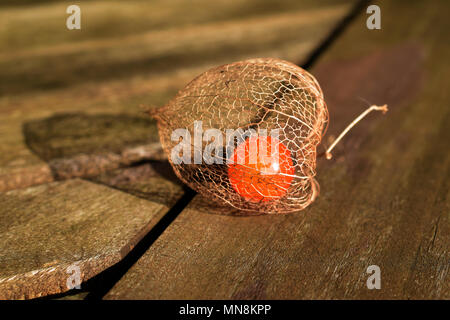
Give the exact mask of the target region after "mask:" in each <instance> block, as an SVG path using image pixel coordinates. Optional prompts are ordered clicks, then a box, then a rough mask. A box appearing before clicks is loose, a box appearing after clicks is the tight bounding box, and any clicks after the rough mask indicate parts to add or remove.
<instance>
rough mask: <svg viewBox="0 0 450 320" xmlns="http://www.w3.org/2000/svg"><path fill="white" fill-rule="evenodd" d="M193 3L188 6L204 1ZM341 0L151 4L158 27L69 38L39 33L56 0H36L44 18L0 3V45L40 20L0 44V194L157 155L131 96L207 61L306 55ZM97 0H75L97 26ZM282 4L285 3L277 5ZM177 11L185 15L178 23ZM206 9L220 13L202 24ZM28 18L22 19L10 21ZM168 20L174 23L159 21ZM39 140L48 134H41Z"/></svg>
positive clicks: (155, 94)
mask: <svg viewBox="0 0 450 320" xmlns="http://www.w3.org/2000/svg"><path fill="white" fill-rule="evenodd" d="M139 3H141V2H139ZM202 3H203V2H199V4H198V5H199V6H200V7H202ZM208 3H210V2H208ZM255 3H256V2H255ZM349 3H350V1H341V2H339V3H335V4H333V5H330V2H324V3H321V4H320V6H319V5H317V4H315V2H313V1H307V2H305V3H303V2H302V3H298V2H297V1H287V2H285V3H284V4H283V3H280V4H277V5H276V6H275V5H273V4H270V3H265V5H264V6H263V8H262V7H261V8H260V7H258V6H255V7H254V8H256V7H258V8H259V9H258V10H257V12H259V14H255V13H254V12H253V13H252V10H249V8H252V4H251V3H247V2H236V3H235V2H233V4H231V3H229V2H225V1H224V2H220V3H216V2H215V3H214V6H217V7H216V10H213V11H215V13H214V14H213V15H212V16H209V15H206V14H205V12H203V11H202V10H203V9H201V10H199V12H197V11H196V12H195V14H193V15H188V16H186V15H185V14H184V12H185V11H184V10H181V9H180V8H175V7H176V6H175V5H174V4H171V6H172V5H173V6H174V8H172V7H171V6H169V7H167V5H166V4H165V2H157V3H153V4H151V5H150V7H151V8H153V7H152V6H156V7H155V8H153V9H154V10H157V9H158V8H160V7H161V8H163V9H164V8H166V9H167V10H166V11H164V10H163V9H161V8H160V9H161V10H162V15H161V17H164V18H161V17H160V16H158V21H159V22H160V23H159V24H158V23H156V22H154V21H153V22H149V20H148V18H147V17H146V16H145V21H144V22H143V24H142V26H141V27H140V28H141V29H139V30H137V31H136V32H131V31H130V30H129V29H127V28H128V27H127V28H125V29H126V30H128V31H126V30H125V31H124V33H123V34H122V33H120V34H117V35H115V36H112V34H115V33H114V32H113V30H110V31H109V32H106V33H105V32H100V33H99V34H97V33H96V32H95V31H94V30H91V29H89V28H86V29H87V30H86V32H85V30H84V29H83V31H82V32H81V33H80V35H79V36H78V37H77V36H73V35H69V34H73V33H70V32H67V30H65V29H64V26H62V27H61V28H62V29H63V30H62V31H61V33H60V32H59V31H58V32H56V31H55V35H54V38H52V37H51V36H49V35H46V36H43V35H42V33H43V34H46V33H45V32H42V30H47V29H52V30H53V29H54V28H55V24H56V23H57V21H59V18H61V17H60V16H59V15H60V14H62V15H64V14H65V13H64V12H65V11H61V10H62V9H64V6H65V5H64V4H62V3H51V4H45V5H43V6H44V8H41V7H37V8H34V9H36V10H40V12H42V14H43V17H46V18H48V19H43V18H39V19H37V18H36V17H41V16H40V15H37V14H36V15H32V16H30V15H29V14H28V13H27V12H26V11H27V9H26V7H11V8H7V9H5V11H6V12H7V14H6V13H5V15H6V16H7V17H8V18H7V19H6V18H5V21H6V22H5V23H6V25H7V26H8V28H6V29H7V30H10V31H11V30H13V31H14V32H11V33H8V32H0V47H5V46H6V44H7V43H9V42H11V41H13V40H14V39H23V38H22V37H18V36H16V37H14V39H11V38H10V36H11V35H14V34H16V35H17V34H23V35H24V36H25V35H32V34H34V32H35V31H34V30H36V28H34V29H33V28H31V27H30V26H31V25H32V24H33V23H37V24H39V25H41V28H40V29H39V30H41V31H40V36H39V37H37V38H38V39H40V41H41V42H39V43H41V45H38V44H37V43H34V42H32V43H30V44H29V47H27V46H26V45H25V43H22V42H21V40H17V41H18V42H17V43H15V42H14V41H16V40H14V41H13V42H14V43H13V44H11V45H15V46H17V49H18V50H17V51H15V52H14V53H12V52H9V51H8V50H3V51H2V52H1V53H0V69H2V71H3V72H2V73H0V91H1V92H2V93H3V94H4V96H3V97H1V98H0V133H1V134H0V154H1V156H0V191H6V190H11V189H15V188H23V187H27V186H30V185H35V184H39V183H45V182H51V181H54V180H55V179H63V178H71V177H84V176H90V175H95V174H98V173H101V172H103V171H105V170H110V169H115V168H117V167H120V166H123V165H128V164H129V163H131V162H134V161H140V160H148V159H161V157H162V153H161V152H160V149H159V145H157V144H155V142H157V140H158V138H157V136H156V135H151V134H150V133H151V131H152V130H153V131H154V126H153V123H152V122H151V121H150V120H149V119H146V118H144V115H142V114H141V115H139V114H140V109H139V105H140V104H146V105H151V106H155V105H160V104H162V103H165V102H166V101H167V100H168V98H169V97H170V96H172V95H173V94H174V92H176V90H177V89H179V88H181V87H182V86H183V85H185V84H186V82H187V81H188V80H190V79H192V78H193V77H194V76H195V75H196V74H198V73H199V72H200V71H203V70H205V69H207V68H208V67H210V66H212V65H216V64H221V63H225V62H230V61H232V60H239V59H243V58H246V57H249V56H267V55H275V56H279V57H282V58H285V59H289V60H301V59H304V58H305V57H306V56H307V55H308V54H309V53H310V51H311V50H312V48H314V47H315V46H317V44H318V43H319V42H320V41H321V40H322V38H323V37H325V36H326V34H327V33H328V31H329V30H330V28H332V27H333V26H334V24H335V23H336V21H338V19H339V18H340V17H341V16H342V15H343V14H344V12H346V11H347V10H348V9H349ZM104 5H105V4H104V3H103V2H101V1H93V2H92V3H91V2H90V3H89V4H83V5H82V10H84V11H83V12H84V14H85V15H84V16H83V17H86V19H89V17H90V16H92V17H95V18H96V19H94V20H95V21H96V22H95V23H94V25H93V26H92V28H93V29H95V28H97V27H98V28H100V29H101V28H103V27H105V25H106V24H107V23H106V22H105V21H104V20H102V17H103V18H104V19H106V20H107V21H109V22H111V21H110V20H109V19H110V16H111V15H110V14H109V13H110V11H105V12H103V11H102V10H103V9H104ZM108 6H109V5H108ZM124 6H125V7H126V8H128V9H129V10H131V11H132V12H135V11H136V8H139V6H136V3H134V2H133V3H130V4H120V5H118V6H117V7H114V6H110V7H109V8H111V9H110V10H112V12H116V13H117V15H118V17H119V18H117V19H118V20H120V21H121V23H124V21H128V20H127V19H128V18H129V14H130V11H127V10H128V9H126V10H125V9H124ZM143 6H144V7H145V5H143ZM289 6H291V8H293V9H292V10H287V8H289ZM150 7H149V8H150ZM45 8H47V9H48V10H47V9H45ZM114 8H116V9H114ZM168 8H172V9H170V10H169V9H168ZM220 8H223V9H224V10H223V11H222V10H221V9H220ZM44 9H45V10H44ZM141 9H142V8H141ZM263 9H264V10H263ZM294 9H295V10H294ZM300 9H306V10H300ZM115 10H117V11H115ZM154 10H150V11H152V12H155V11H154ZM180 10H181V11H180ZM254 10H256V9H254ZM60 11H61V12H62V13H59V12H60ZM208 11H211V10H208ZM33 12H34V11H33ZM180 12H182V15H183V18H182V19H181V20H180V21H179V19H178V15H179V14H180ZM202 12H203V13H202ZM219 12H220V13H219ZM255 12H256V11H255ZM141 13H142V12H140V13H139V17H141V18H143V16H142V15H140V14H141ZM237 13H239V14H237ZM196 14H198V16H197V15H196ZM215 14H217V15H219V16H221V18H220V19H218V20H217V21H215V22H211V20H210V19H211V17H213V16H214V15H215ZM227 15H228V16H227ZM26 17H28V18H29V19H31V20H32V21H30V22H29V23H28V24H19V22H20V21H23V20H24V19H25V18H26ZM56 17H58V19H56ZM34 19H37V20H38V21H35V20H34ZM136 19H137V18H136ZM136 19H133V21H137V20H136ZM159 19H160V20H159ZM186 19H187V20H186ZM189 19H190V20H189ZM0 20H2V19H1V17H0ZM2 21H3V20H2ZM89 21H91V20H89ZM167 21H176V22H175V23H174V24H169V25H167ZM162 22H164V23H163V24H162V25H161V23H162ZM58 23H59V22H58ZM97 23H99V25H97ZM119 24H120V23H119ZM113 25H115V24H113ZM133 25H135V26H136V25H139V23H137V22H136V24H133ZM169 26H170V28H169ZM114 30H115V29H114ZM8 39H9V40H8ZM8 41H9V42H8ZM2 44H3V46H2ZM155 44H157V45H155ZM34 75H37V76H34ZM99 81H101V82H99ZM59 113H63V114H59ZM65 125H68V128H67V129H66V128H65ZM152 126H153V127H152ZM146 127H148V128H149V129H148V135H146V134H145V132H146V131H145V128H146ZM52 130H54V131H56V132H53V131H52ZM77 130H80V132H81V133H80V134H81V136H79V137H78V136H77V134H78V133H77V132H76V131H77ZM45 137H47V138H48V137H51V138H50V139H49V141H47V140H46V138H45ZM78 138H81V139H78ZM36 139H40V143H36ZM50 141H51V142H52V143H54V144H56V146H53V145H50V144H49V142H50ZM78 143H79V144H80V145H78V147H76V148H75V149H74V150H77V151H78V153H77V154H74V153H73V152H70V154H67V152H66V153H65V152H59V151H61V150H63V149H64V150H68V147H69V146H72V145H75V146H77V144H78ZM63 144H64V146H63ZM48 149H52V150H53V151H51V152H50V153H49V152H47V151H48ZM56 150H59V151H58V152H56Z"/></svg>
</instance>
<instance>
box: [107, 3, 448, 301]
mask: <svg viewBox="0 0 450 320" xmlns="http://www.w3.org/2000/svg"><path fill="white" fill-rule="evenodd" d="M378 4H379V5H380V7H381V11H382V30H381V31H370V30H367V29H366V27H365V19H366V15H364V14H362V15H361V16H360V17H359V18H358V19H356V21H354V22H353V24H352V26H351V27H350V28H349V29H348V30H347V31H346V33H345V34H344V35H343V36H342V37H341V38H340V39H338V41H337V42H336V43H335V44H334V45H333V46H332V48H331V49H330V50H329V51H328V52H327V53H326V54H325V56H324V57H323V58H322V59H321V60H320V61H319V63H318V65H317V66H315V67H314V68H313V70H312V72H313V74H315V75H317V78H318V80H319V82H320V83H321V85H322V87H323V89H324V93H325V97H326V99H327V103H328V105H329V109H330V117H331V124H330V130H329V132H330V136H332V135H336V134H337V133H339V131H340V130H341V129H342V128H343V127H344V126H345V125H346V124H347V123H348V122H349V121H350V120H351V119H352V118H353V117H354V115H356V114H357V113H358V111H362V110H363V109H364V104H363V103H362V102H361V101H359V99H358V97H362V98H364V99H367V100H369V101H370V102H371V103H377V104H383V103H388V104H389V107H390V112H389V113H388V115H387V116H386V117H383V118H381V116H379V115H377V116H375V115H373V116H370V117H369V119H365V120H364V122H363V123H361V124H360V125H359V127H357V128H356V129H355V131H353V132H352V133H351V134H350V135H349V136H348V137H347V138H346V140H345V142H344V144H343V145H341V146H340V147H339V148H338V149H337V150H336V152H335V157H334V159H335V160H333V161H329V162H326V160H321V161H320V162H319V164H318V180H319V182H320V184H321V186H322V189H321V192H322V193H321V195H320V196H319V198H318V199H317V200H316V202H315V203H313V204H312V205H311V206H310V207H309V208H307V209H306V210H304V211H302V212H299V213H296V214H291V215H283V216H257V217H233V216H227V215H218V214H215V211H214V208H213V207H209V208H208V207H207V206H204V205H203V202H204V201H205V200H202V199H201V198H200V197H196V198H195V199H194V201H193V202H192V203H191V204H190V205H189V207H188V208H187V209H185V210H184V211H183V212H181V214H180V215H179V216H178V217H177V219H176V220H175V221H174V222H173V223H172V224H171V225H170V227H169V228H168V229H167V230H166V231H165V232H164V233H163V234H162V235H161V237H160V238H159V239H158V240H157V241H156V242H155V243H154V244H153V246H152V247H151V248H150V249H149V250H148V251H147V252H146V254H145V255H144V256H142V257H141V259H140V260H139V261H138V262H137V263H136V264H135V265H134V266H133V267H132V268H131V269H130V270H129V272H128V273H127V274H126V275H125V276H124V277H123V278H122V279H121V280H120V281H119V282H118V283H117V284H116V286H115V287H114V288H113V289H112V290H111V291H110V292H109V293H108V294H107V295H106V296H105V298H107V299H178V298H189V299H211V298H213V299H224V298H225V299H227V298H232V299H317V298H325V299H342V298H357V299H399V298H402V299H405V298H408V299H417V298H426V299H437V298H444V299H449V298H450V281H449V273H448V269H449V264H450V255H449V251H448V248H449V244H450V232H449V222H450V221H449V220H450V216H449V215H450V211H449V199H448V195H449V193H448V190H449V189H448V180H449V167H450V153H449V148H448V141H449V140H450V133H449V130H448V128H449V125H450V122H449V120H450V114H449V110H448V107H447V106H448V104H449V102H450V94H449V92H448V90H446V87H445V84H446V82H447V79H446V75H447V74H448V73H449V71H450V65H449V62H448V58H447V57H448V56H449V54H450V48H449V46H448V43H449V41H448V40H449V39H448V35H447V34H445V33H443V32H442V30H447V29H448V28H449V21H448V18H447V15H446V12H447V11H448V8H449V4H448V2H445V1H441V2H439V3H438V2H436V3H433V6H429V5H428V4H427V3H424V2H414V3H412V2H407V1H383V2H379V3H378ZM377 117H378V118H377ZM370 265H377V266H379V267H380V269H381V289H380V290H368V288H367V287H366V280H367V278H368V276H369V275H368V274H367V273H366V270H367V267H368V266H370Z"/></svg>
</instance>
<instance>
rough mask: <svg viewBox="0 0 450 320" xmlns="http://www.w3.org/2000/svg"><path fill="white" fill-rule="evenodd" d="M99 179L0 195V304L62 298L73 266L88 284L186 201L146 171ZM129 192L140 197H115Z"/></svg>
mask: <svg viewBox="0 0 450 320" xmlns="http://www.w3.org/2000/svg"><path fill="white" fill-rule="evenodd" d="M159 171H161V170H160V169H159ZM97 179H98V180H97V183H92V182H88V181H84V180H79V179H72V180H66V181H64V182H53V183H50V184H43V185H40V186H35V187H30V188H27V189H21V190H13V191H9V192H6V193H2V194H0V203H1V204H2V206H1V208H0V217H1V219H0V221H1V223H0V238H1V239H2V241H1V242H0V299H30V298H36V297H41V296H45V295H51V294H57V293H61V292H65V291H67V290H69V287H67V283H66V282H67V280H68V278H69V277H70V276H71V275H72V273H73V270H69V269H68V268H69V267H71V266H77V267H79V270H80V277H81V278H80V279H81V280H82V281H83V282H84V281H86V280H88V279H90V278H92V277H93V276H95V275H97V274H98V273H100V272H101V271H103V270H104V269H106V268H108V267H110V266H112V265H114V264H115V263H117V262H118V261H120V260H121V259H123V257H124V256H125V255H126V254H127V253H128V252H129V251H130V250H131V249H132V248H133V247H134V246H135V245H136V243H137V242H138V241H139V240H140V239H141V238H142V237H143V236H144V235H146V234H147V233H148V232H149V230H151V229H152V227H153V226H154V225H155V224H156V223H157V222H158V221H159V219H160V218H161V217H162V216H164V214H165V213H166V212H167V211H168V210H169V208H170V207H172V206H173V205H174V204H175V202H176V201H177V200H178V199H179V198H180V197H181V196H182V195H183V189H182V188H181V186H180V185H179V184H177V183H175V182H172V181H170V180H167V179H165V178H164V177H161V176H160V175H159V174H157V173H156V171H155V169H153V168H152V167H151V166H150V165H143V166H140V167H134V168H130V169H126V170H123V171H122V170H116V171H113V172H111V173H108V174H104V175H102V176H100V177H98V178H97ZM130 184H134V185H138V184H139V186H140V191H141V192H140V194H139V196H138V197H136V196H134V195H130V194H132V193H133V192H130V191H129V189H130V188H129V187H128V190H127V191H128V193H125V192H122V191H118V190H121V189H125V188H127V186H129V185H130ZM111 187H112V188H111ZM113 188H114V189H113ZM160 188H164V190H163V192H159V191H160ZM115 189H118V190H115ZM158 192H159V193H158ZM153 194H158V195H159V196H158V197H154V196H153V197H152V195H153Z"/></svg>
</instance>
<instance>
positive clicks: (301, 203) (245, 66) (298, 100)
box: [152, 58, 328, 214]
mask: <svg viewBox="0 0 450 320" xmlns="http://www.w3.org/2000/svg"><path fill="white" fill-rule="evenodd" d="M152 115H153V116H154V117H155V118H156V119H157V120H158V130H159V134H160V139H161V144H162V146H163V149H164V150H165V152H166V153H167V154H168V155H169V161H170V162H171V165H172V167H173V169H174V171H175V173H176V175H177V176H178V177H179V178H180V179H181V180H182V181H183V182H184V183H186V184H187V185H188V186H189V187H191V188H192V189H194V190H196V191H197V192H199V193H201V194H203V195H204V196H206V197H208V198H209V199H211V200H214V201H216V202H218V203H221V204H227V205H230V206H232V207H234V208H236V209H239V210H242V211H245V212H249V213H269V214H276V213H288V212H294V211H299V210H302V209H304V208H305V207H306V206H308V205H309V204H310V203H311V202H312V201H314V199H315V197H316V196H317V194H318V192H319V186H318V184H317V182H316V181H315V179H314V176H315V174H316V172H315V167H316V147H317V145H318V144H319V143H320V140H321V138H322V135H323V133H324V130H326V124H327V122H328V111H327V108H326V105H325V103H324V100H323V94H322V91H321V89H320V87H319V85H318V83H317V81H316V80H315V79H314V77H313V76H312V75H310V74H309V73H308V72H306V71H305V70H303V69H302V68H300V67H298V66H296V65H294V64H292V63H290V62H287V61H283V60H280V59H274V58H258V59H251V60H245V61H240V62H235V63H231V64H228V65H223V66H219V67H216V68H213V69H211V70H209V71H206V72H205V73H203V74H201V75H200V76H198V77H197V78H195V79H194V80H192V81H191V82H190V83H189V84H188V85H187V86H186V87H185V88H184V89H183V90H181V91H180V92H179V93H178V94H177V95H176V96H175V97H174V98H173V99H172V100H171V101H170V102H169V103H168V104H167V105H165V106H164V107H162V108H160V109H158V110H155V111H153V112H152ZM194 121H202V127H203V128H202V129H203V131H206V130H208V129H211V128H214V129H219V130H220V131H221V132H222V135H223V137H224V141H225V137H226V130H227V129H234V130H237V129H242V130H247V129H249V128H252V129H254V130H256V132H257V133H260V131H261V130H262V129H264V130H267V133H268V134H270V132H271V130H273V129H278V130H279V139H280V141H281V142H282V143H283V144H284V145H285V146H286V147H287V148H288V149H289V150H290V152H291V156H292V158H293V163H294V167H295V178H294V179H293V181H292V183H291V185H290V186H289V188H288V189H287V190H286V193H285V195H284V196H283V197H282V198H279V199H274V200H273V201H265V202H259V203H255V202H249V201H246V200H245V199H243V198H242V197H241V196H240V195H239V194H238V193H236V192H235V191H234V189H233V188H232V187H231V185H230V183H229V179H228V176H227V164H226V162H225V161H224V164H213V165H208V164H204V163H203V164H184V163H182V164H174V163H173V162H172V159H171V156H170V155H171V150H172V148H173V147H175V146H176V145H177V144H178V143H179V141H172V140H171V134H172V132H173V130H175V129H178V128H185V129H187V130H189V132H190V134H191V138H192V141H193V137H194ZM244 139H245V137H243V138H242V140H244ZM202 143H203V145H202V150H203V149H204V147H205V146H206V145H207V144H208V143H210V141H203V142H202ZM191 152H192V154H191V159H194V152H195V149H194V145H193V143H192V146H191ZM224 152H225V151H224ZM224 157H225V153H224Z"/></svg>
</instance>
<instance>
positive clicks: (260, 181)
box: [228, 136, 295, 202]
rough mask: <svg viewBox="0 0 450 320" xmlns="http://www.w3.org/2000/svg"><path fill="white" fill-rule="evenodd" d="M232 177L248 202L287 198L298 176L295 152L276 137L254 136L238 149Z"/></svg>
mask: <svg viewBox="0 0 450 320" xmlns="http://www.w3.org/2000/svg"><path fill="white" fill-rule="evenodd" d="M231 160H232V161H231V164H230V165H229V167H228V178H229V180H230V183H231V186H232V187H233V189H234V190H235V191H236V192H237V193H238V194H239V195H241V196H242V197H243V198H244V199H245V200H247V201H251V202H265V201H271V200H277V199H279V198H281V197H283V196H284V195H285V194H286V192H287V190H288V188H289V186H290V185H291V182H292V179H293V177H294V173H295V168H294V165H293V163H292V158H291V152H290V151H289V149H287V148H286V146H285V145H284V144H283V143H281V142H280V141H279V140H278V139H276V138H273V137H266V136H260V137H250V138H249V139H247V140H246V141H244V142H242V143H241V144H240V145H238V146H237V148H236V150H235V151H234V153H233V155H232V158H231Z"/></svg>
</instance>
